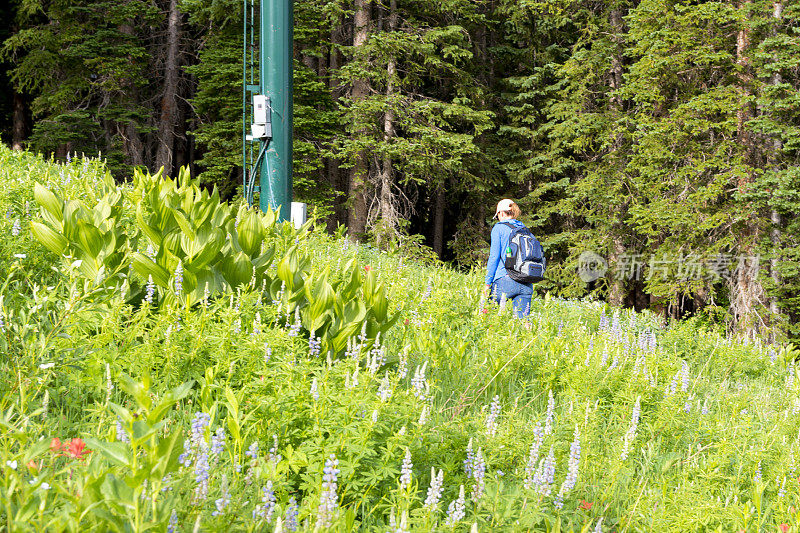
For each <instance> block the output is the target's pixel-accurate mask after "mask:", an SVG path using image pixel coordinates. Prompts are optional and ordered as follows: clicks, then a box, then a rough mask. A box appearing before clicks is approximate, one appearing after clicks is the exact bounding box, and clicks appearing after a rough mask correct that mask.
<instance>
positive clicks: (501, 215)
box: [483, 198, 533, 318]
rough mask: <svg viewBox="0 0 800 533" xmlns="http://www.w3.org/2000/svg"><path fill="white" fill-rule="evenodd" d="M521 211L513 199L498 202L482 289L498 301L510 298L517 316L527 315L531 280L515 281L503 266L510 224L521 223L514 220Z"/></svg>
mask: <svg viewBox="0 0 800 533" xmlns="http://www.w3.org/2000/svg"><path fill="white" fill-rule="evenodd" d="M520 214H521V212H520V209H519V206H518V205H517V204H516V203H515V202H514V201H513V200H509V199H507V198H506V199H503V200H500V202H499V203H498V204H497V209H496V210H495V213H494V218H496V219H497V223H496V224H495V225H494V227H493V228H492V246H491V249H490V251H489V261H488V263H487V264H486V287H484V290H483V292H484V294H485V295H486V296H489V295H491V297H492V299H494V300H495V301H496V302H498V303H500V302H501V301H502V300H506V301H508V300H511V301H512V302H513V306H514V314H515V315H516V316H517V318H523V317H526V316H528V313H530V310H531V295H532V294H533V284H532V283H519V282H518V281H514V280H513V279H511V278H510V277H509V276H508V273H507V272H506V267H505V256H506V253H510V248H509V246H508V239H509V237H510V236H511V231H512V227H524V224H523V223H522V222H520V221H519V220H517V219H518V218H519V216H520Z"/></svg>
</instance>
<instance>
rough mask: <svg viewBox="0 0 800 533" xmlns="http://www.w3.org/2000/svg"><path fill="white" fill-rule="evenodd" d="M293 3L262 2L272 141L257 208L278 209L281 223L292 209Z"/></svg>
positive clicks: (262, 50) (285, 0)
mask: <svg viewBox="0 0 800 533" xmlns="http://www.w3.org/2000/svg"><path fill="white" fill-rule="evenodd" d="M293 8H294V6H293V0H261V17H260V18H261V41H260V45H259V50H260V53H261V58H260V59H261V68H260V71H259V75H260V77H261V80H260V81H261V90H262V91H263V93H264V94H265V95H267V96H268V97H269V98H270V104H271V106H272V110H271V120H272V141H271V142H270V144H269V149H268V150H267V153H266V154H265V156H264V162H263V163H262V164H261V171H260V178H261V181H260V183H261V200H260V207H261V210H262V211H266V210H267V208H268V207H272V209H276V208H277V207H278V206H280V215H279V217H280V218H279V219H280V220H289V219H290V217H291V208H292V205H291V204H292V46H293V35H292V33H293V32H292V27H293V23H294V20H293V18H294V17H293Z"/></svg>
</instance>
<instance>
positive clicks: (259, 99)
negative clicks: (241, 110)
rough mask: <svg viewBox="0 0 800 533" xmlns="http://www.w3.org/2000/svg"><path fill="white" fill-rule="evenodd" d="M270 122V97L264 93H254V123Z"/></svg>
mask: <svg viewBox="0 0 800 533" xmlns="http://www.w3.org/2000/svg"><path fill="white" fill-rule="evenodd" d="M267 122H269V98H267V97H266V96H265V95H263V94H254V95H253V124H266V123H267Z"/></svg>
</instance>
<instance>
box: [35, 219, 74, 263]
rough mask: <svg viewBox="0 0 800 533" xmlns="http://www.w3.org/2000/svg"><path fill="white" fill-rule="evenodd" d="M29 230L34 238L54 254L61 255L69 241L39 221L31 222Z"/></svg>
mask: <svg viewBox="0 0 800 533" xmlns="http://www.w3.org/2000/svg"><path fill="white" fill-rule="evenodd" d="M31 232H32V233H33V236H34V237H36V240H37V241H39V242H40V243H42V245H44V247H45V248H47V249H48V250H50V251H51V252H53V253H54V254H56V255H63V253H64V251H65V250H66V249H67V246H68V245H69V242H68V241H67V239H65V238H64V237H62V236H61V235H59V234H58V233H56V232H55V231H53V230H52V229H50V228H48V227H47V226H45V225H44V224H42V223H41V222H33V221H32V222H31Z"/></svg>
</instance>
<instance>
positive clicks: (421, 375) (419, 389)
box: [411, 361, 428, 400]
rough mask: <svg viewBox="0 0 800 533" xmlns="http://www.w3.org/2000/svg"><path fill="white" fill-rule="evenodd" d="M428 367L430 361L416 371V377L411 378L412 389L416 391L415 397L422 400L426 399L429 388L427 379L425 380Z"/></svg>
mask: <svg viewBox="0 0 800 533" xmlns="http://www.w3.org/2000/svg"><path fill="white" fill-rule="evenodd" d="M427 367H428V361H425V362H424V363H423V364H422V366H421V367H420V366H419V365H417V369H416V370H415V371H414V377H413V378H411V387H412V388H413V390H414V396H416V397H417V398H420V399H423V400H424V399H425V390H426V388H427V387H426V386H427V383H428V382H427V379H426V378H425V369H426V368H427Z"/></svg>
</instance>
